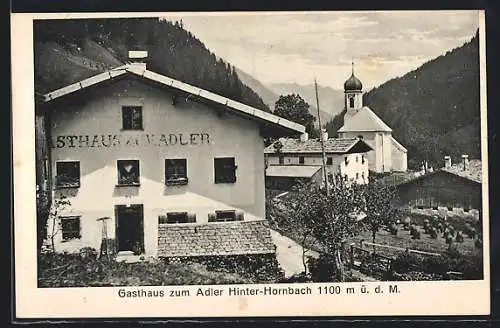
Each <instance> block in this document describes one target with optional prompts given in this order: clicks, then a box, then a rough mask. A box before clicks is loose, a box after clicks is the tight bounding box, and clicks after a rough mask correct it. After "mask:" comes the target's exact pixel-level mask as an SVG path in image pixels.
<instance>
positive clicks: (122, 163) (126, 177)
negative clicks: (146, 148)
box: [116, 159, 140, 186]
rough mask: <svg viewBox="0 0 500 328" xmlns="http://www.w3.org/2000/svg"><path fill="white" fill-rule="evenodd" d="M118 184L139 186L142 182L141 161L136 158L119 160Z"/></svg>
mask: <svg viewBox="0 0 500 328" xmlns="http://www.w3.org/2000/svg"><path fill="white" fill-rule="evenodd" d="M116 163H117V168H118V185H120V186H137V185H139V182H140V179H139V178H140V176H139V161H138V160H134V159H126V160H118V161H117V162H116Z"/></svg>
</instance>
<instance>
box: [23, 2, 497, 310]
mask: <svg viewBox="0 0 500 328" xmlns="http://www.w3.org/2000/svg"><path fill="white" fill-rule="evenodd" d="M483 19H484V15H481V12H480V11H477V10H476V11H475V10H468V11H466V10H462V11H427V12H419V11H392V12H391V11H380V12H378V11H366V12H361V11H360V12H340V11H339V12H333V11H332V12H288V13H279V12H274V13H271V12H255V13H242V12H239V13H161V14H160V13H151V14H150V15H140V16H138V17H127V16H126V15H124V16H119V15H112V14H109V15H106V14H101V15H99V16H98V17H97V16H96V17H94V16H92V15H87V16H85V15H80V16H78V15H75V16H74V17H62V16H61V17H57V15H52V16H50V17H40V18H37V17H35V18H33V19H31V20H30V22H31V26H30V28H31V29H32V30H31V31H29V33H28V35H29V34H30V33H31V35H32V40H30V42H31V41H32V57H31V58H32V63H29V62H24V63H23V64H22V65H23V66H32V67H30V69H29V70H27V72H31V74H32V79H33V89H32V90H31V89H29V90H30V91H33V92H32V94H31V97H30V95H24V98H25V99H24V101H30V102H31V103H32V108H33V112H32V114H31V117H30V118H29V119H28V120H27V121H26V122H27V123H23V120H22V119H18V121H17V124H18V125H17V126H21V125H22V126H23V131H24V132H23V134H26V135H25V136H24V140H30V141H29V142H30V145H32V146H30V147H24V148H23V147H22V146H20V145H18V146H16V143H15V142H16V141H15V140H14V147H15V148H18V149H21V148H23V150H24V152H23V154H25V156H27V157H23V158H25V159H26V158H33V161H34V162H33V163H32V165H33V167H32V171H33V172H32V173H30V175H29V177H28V176H25V177H24V178H23V181H24V182H25V183H23V185H24V186H25V185H26V183H27V182H29V181H31V180H29V179H30V178H32V182H31V184H28V186H26V187H25V188H27V189H26V190H28V191H26V192H23V197H26V195H28V196H29V195H32V199H30V200H29V203H33V204H35V209H36V211H32V214H33V218H28V217H25V216H23V218H17V216H16V223H17V224H23V222H25V224H23V227H22V230H23V232H22V233H20V235H19V236H17V235H16V239H17V240H16V245H18V243H23V244H24V245H28V244H25V242H24V240H28V239H29V240H30V245H32V247H30V249H27V250H24V249H23V251H22V252H23V254H27V253H29V254H34V253H35V250H36V258H34V261H35V262H36V263H32V266H33V268H35V269H34V270H35V271H34V273H35V275H36V277H31V278H30V279H31V280H30V281H31V283H30V286H31V285H33V286H32V287H33V288H35V289H36V290H37V291H40V292H43V291H44V290H46V291H50V292H58V291H61V292H63V291H64V290H67V291H68V292H69V290H78V291H79V292H80V291H82V292H83V291H85V290H94V289H95V287H99V288H97V289H98V290H101V291H102V290H108V288H112V290H113V292H112V293H108V294H110V295H111V294H113V295H114V296H113V302H118V301H120V300H122V301H123V300H125V299H132V298H133V299H136V300H137V299H140V298H152V299H159V298H162V297H167V296H168V295H167V294H169V293H173V294H174V295H173V296H177V297H180V298H183V297H184V298H186V299H185V300H184V301H185V302H190V301H189V300H188V299H187V297H194V296H204V297H205V302H207V303H216V302H218V301H217V299H216V298H215V297H216V296H224V297H226V296H227V297H229V296H238V297H240V296H241V297H248V298H249V299H251V297H252V296H258V297H268V298H271V299H268V300H267V302H269V304H273V303H275V302H277V301H276V299H274V300H273V298H272V297H284V298H283V299H285V298H286V297H300V296H301V295H307V294H313V295H316V296H319V297H327V296H328V295H330V296H331V294H343V295H337V296H336V297H338V299H339V298H340V297H346V298H353V297H354V296H350V295H347V294H351V293H352V294H356V296H359V297H361V296H360V294H363V293H365V292H364V291H363V288H365V289H366V288H368V289H369V290H370V291H371V292H372V294H375V293H379V291H377V289H376V288H375V287H371V286H379V287H378V288H379V290H380V288H381V287H380V286H385V287H383V288H385V293H386V294H391V293H392V294H398V293H400V292H401V290H402V288H403V287H401V286H400V285H399V283H403V284H404V283H407V282H412V283H413V282H418V283H420V282H423V281H424V282H429V283H443V284H445V285H446V286H448V287H447V288H452V286H454V284H457V283H466V282H474V281H476V282H478V283H479V282H485V283H486V285H489V281H488V279H489V271H488V269H487V266H489V262H488V261H489V258H488V252H487V247H488V231H487V229H488V223H487V221H488V216H487V215H488V210H487V201H488V199H487V191H486V190H484V189H485V188H483V186H484V184H485V183H487V172H486V170H487V167H488V165H487V154H486V151H487V147H486V146H487V145H486V144H485V143H486V142H487V139H486V138H485V137H484V133H485V130H484V129H485V115H486V108H485V100H484V99H483V97H484V95H485V92H483V91H482V90H483V89H484V78H482V74H484V67H483V66H482V65H484V61H485V59H484V53H482V52H483V51H484V49H481V44H480V43H481V42H484V40H483V41H481V37H483V38H484V30H481V28H484V22H482V20H483ZM482 24H483V25H482ZM24 28H27V26H25V27H24ZM483 46H484V45H483ZM13 57H14V56H13ZM26 97H27V98H29V99H26ZM14 112H15V110H14ZM31 122H32V123H33V128H32V129H31V131H32V132H30V133H28V132H29V131H28V128H29V124H32V123H31ZM14 124H16V122H14ZM18 133H21V132H18ZM26 149H28V150H29V151H27V150H26ZM19 151H20V150H19ZM19 158H21V157H19ZM15 160H16V159H15ZM19 174H21V173H19ZM30 186H31V187H30ZM17 206H18V207H22V206H23V205H22V203H19V204H18V205H17ZM35 212H36V213H35ZM27 213H31V212H27ZM19 229H21V228H19ZM30 229H31V230H32V231H29V230H30ZM16 231H17V230H16ZM20 238H24V240H19V239H20ZM20 252H21V251H20ZM30 256H31V255H30ZM17 258H18V259H19V256H18V257H17ZM30 259H31V257H30ZM24 263H27V262H24ZM17 265H24V264H19V263H18V264H17ZM26 265H30V264H26ZM35 280H36V282H34V281H35ZM387 282H389V283H390V285H387V284H386V285H383V284H384V283H387ZM349 284H354V285H352V286H353V287H351V285H349ZM160 286H161V287H165V288H167V287H168V286H176V287H175V289H172V290H169V289H168V288H167V289H162V288H151V287H160ZM178 286H181V287H182V286H184V287H185V288H180V287H178ZM189 286H196V288H189ZM210 286H212V287H213V286H219V287H220V286H222V287H223V288H212V287H210ZM259 286H260V287H259ZM358 286H365V287H363V288H361V289H360V287H358ZM366 286H368V287H366ZM404 286H411V285H404ZM408 288H410V287H406V289H408ZM429 288H430V289H429V290H432V287H429ZM360 290H361V291H360ZM477 291H478V292H479V289H478V290H477ZM381 293H382V292H381ZM65 295H66V294H65ZM171 296H172V295H171ZM385 296H386V297H389V295H385ZM483 296H484V295H482V296H481V297H483ZM106 297H111V296H109V295H108V296H106ZM206 297H214V299H212V300H209V299H207V298H206ZM366 297H368V296H366ZM371 297H375V296H373V295H372V296H371ZM394 297H397V295H394ZM84 299H85V297H84ZM338 299H337V300H338ZM369 300H370V299H369V298H367V299H365V301H366V302H369ZM84 302H85V301H84ZM235 302H237V300H235ZM238 302H239V305H238V306H239V308H238V309H239V310H240V311H243V312H244V311H245V308H246V307H247V306H248V304H247V303H246V302H250V301H244V304H243V305H242V304H241V300H238ZM302 302H303V301H302ZM349 302H350V301H349ZM370 302H373V300H372V301H370ZM387 302H390V301H387ZM433 302H434V301H431V302H430V303H433ZM424 303H425V302H424ZM291 308H294V309H295V308H296V307H294V306H291ZM400 308H401V309H403V308H405V307H403V306H400ZM405 309H406V308H405ZM325 311H326V312H327V313H328V310H325ZM447 311H451V310H447ZM474 311H476V310H474ZM35 312H36V311H35Z"/></svg>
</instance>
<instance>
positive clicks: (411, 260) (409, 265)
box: [392, 252, 422, 273]
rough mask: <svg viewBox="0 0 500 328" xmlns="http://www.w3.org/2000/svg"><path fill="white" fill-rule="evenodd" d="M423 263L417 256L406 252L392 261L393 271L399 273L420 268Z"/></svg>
mask: <svg viewBox="0 0 500 328" xmlns="http://www.w3.org/2000/svg"><path fill="white" fill-rule="evenodd" d="M421 263H422V261H421V259H420V258H419V257H418V256H417V255H415V254H412V253H409V252H404V253H401V254H400V255H398V256H397V257H396V258H395V259H394V260H393V261H392V270H393V271H396V272H398V273H405V272H409V271H411V270H412V269H414V268H417V267H420V265H421Z"/></svg>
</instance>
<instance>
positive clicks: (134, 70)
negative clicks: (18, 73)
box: [42, 63, 305, 133]
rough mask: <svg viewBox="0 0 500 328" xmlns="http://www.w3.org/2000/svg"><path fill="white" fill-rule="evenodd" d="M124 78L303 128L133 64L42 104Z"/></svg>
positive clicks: (49, 96) (301, 130)
mask: <svg viewBox="0 0 500 328" xmlns="http://www.w3.org/2000/svg"><path fill="white" fill-rule="evenodd" d="M125 75H133V76H136V77H140V78H143V79H146V80H150V81H153V82H156V83H159V84H160V85H162V86H165V87H168V88H173V89H177V90H179V91H183V92H186V93H189V94H192V95H194V96H197V97H199V98H201V99H204V100H207V101H210V102H212V103H215V104H218V105H222V106H224V107H225V108H228V109H230V110H233V111H234V112H236V113H238V114H243V115H244V116H247V117H250V118H252V119H255V120H258V121H263V122H265V123H270V124H271V125H277V126H280V127H282V128H285V129H286V130H288V131H291V132H293V133H304V132H305V127H304V126H303V125H300V124H297V123H295V122H292V121H289V120H287V119H284V118H282V117H279V116H276V115H273V114H271V113H268V112H265V111H263V110H260V109H257V108H254V107H251V106H248V105H245V104H242V103H240V102H237V101H235V100H231V99H229V98H225V97H223V96H220V95H217V94H215V93H212V92H210V91H207V90H204V89H201V88H198V87H195V86H193V85H190V84H187V83H184V82H181V81H178V80H175V79H173V78H170V77H167V76H164V75H161V74H158V73H155V72H153V71H149V70H147V69H146V68H145V66H142V65H137V64H133V63H130V64H126V65H123V66H120V67H117V68H114V69H111V70H109V71H106V72H103V73H100V74H97V75H95V76H92V77H89V78H87V79H84V80H82V81H79V82H76V83H73V84H70V85H68V86H65V87H62V88H60V89H57V90H53V91H51V92H48V93H46V94H44V95H43V100H42V102H45V103H46V102H50V101H52V100H54V99H57V98H60V97H64V96H66V95H69V94H72V93H75V92H77V91H80V90H83V89H86V88H88V87H90V86H95V85H99V84H101V83H103V82H105V81H110V80H111V81H112V80H115V79H116V78H117V77H120V76H125Z"/></svg>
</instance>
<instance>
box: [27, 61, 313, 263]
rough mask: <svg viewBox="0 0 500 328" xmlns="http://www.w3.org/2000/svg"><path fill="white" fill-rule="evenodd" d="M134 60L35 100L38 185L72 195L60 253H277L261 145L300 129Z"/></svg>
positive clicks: (63, 220)
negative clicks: (107, 248) (108, 243)
mask: <svg viewBox="0 0 500 328" xmlns="http://www.w3.org/2000/svg"><path fill="white" fill-rule="evenodd" d="M130 55H131V58H133V59H134V60H133V62H131V63H128V64H126V65H124V66H121V67H118V68H115V69H112V70H109V71H106V72H104V73H101V74H98V75H96V76H93V77H90V78H87V79H84V80H82V81H79V82H76V83H73V84H71V85H68V86H65V87H63V88H60V89H57V90H54V91H52V92H49V93H46V94H44V95H43V96H42V97H40V101H39V102H38V104H37V118H36V123H37V126H36V128H37V154H36V155H37V160H38V162H39V163H43V164H41V165H38V167H37V173H38V174H37V176H38V177H37V183H38V188H41V189H45V190H49V191H50V194H51V196H52V199H53V200H57V199H61V198H62V197H67V199H68V200H69V201H70V203H71V204H70V206H68V207H67V208H65V209H63V211H62V212H60V213H59V219H60V221H61V223H60V225H59V229H58V228H56V229H53V226H52V225H51V224H52V223H51V222H49V225H48V227H47V234H50V233H51V232H52V231H56V232H57V231H59V232H58V234H57V235H56V236H55V239H54V240H55V246H56V251H59V252H61V251H70V252H71V251H74V250H78V249H80V248H82V247H87V246H89V247H93V248H95V249H100V247H101V244H102V241H103V240H108V239H110V240H112V241H113V240H114V242H113V244H114V245H115V246H116V250H117V251H118V254H119V255H120V254H131V253H133V254H136V255H138V254H140V255H145V256H159V257H166V258H172V257H184V256H211V255H221V256H225V255H239V254H274V252H275V248H274V244H273V241H272V239H271V236H270V231H269V229H268V228H267V225H266V224H265V219H264V218H265V185H264V184H265V181H264V171H265V167H264V142H263V138H264V137H267V136H269V135H271V136H273V137H279V136H298V135H300V134H302V133H304V131H305V128H304V127H303V126H302V125H299V124H296V123H294V122H291V121H288V120H286V119H283V118H280V117H277V116H275V115H272V114H270V113H267V112H264V111H262V110H259V109H256V108H253V107H250V106H247V105H244V104H242V103H239V102H236V101H234V100H231V99H228V98H225V97H222V96H219V95H216V94H214V93H211V92H209V91H206V90H203V89H200V88H198V87H195V86H192V85H188V84H185V83H183V82H180V81H178V80H175V79H172V78H169V77H167V76H163V75H160V74H157V73H155V72H152V71H150V70H148V69H147V67H146V62H145V61H146V59H147V53H145V52H140V51H139V52H136V51H133V52H130Z"/></svg>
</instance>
